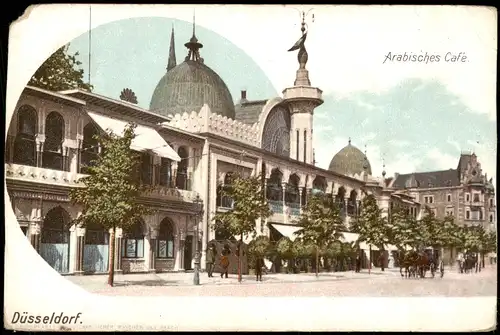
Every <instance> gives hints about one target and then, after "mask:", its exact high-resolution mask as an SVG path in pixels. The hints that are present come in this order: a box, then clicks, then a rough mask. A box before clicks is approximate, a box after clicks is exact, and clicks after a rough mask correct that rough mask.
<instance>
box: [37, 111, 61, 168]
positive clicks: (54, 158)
mask: <svg viewBox="0 0 500 335" xmlns="http://www.w3.org/2000/svg"><path fill="white" fill-rule="evenodd" d="M63 141H64V119H63V117H62V116H61V114H59V113H57V112H51V113H50V114H49V115H47V119H46V120H45V143H44V145H43V159H42V166H43V167H44V168H47V169H54V170H63V152H62V144H63Z"/></svg>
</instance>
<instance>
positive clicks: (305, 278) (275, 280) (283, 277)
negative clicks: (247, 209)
mask: <svg viewBox="0 0 500 335" xmlns="http://www.w3.org/2000/svg"><path fill="white" fill-rule="evenodd" d="M492 271H494V272H496V266H488V267H486V268H485V269H482V271H481V273H478V274H476V276H477V275H480V276H481V275H488V274H489V273H491V272H492ZM476 276H474V277H476ZM398 277H401V276H400V273H399V268H392V269H385V271H381V270H380V268H375V269H372V270H371V271H370V273H368V270H367V269H363V270H362V271H361V272H359V273H356V272H354V271H347V272H321V273H319V276H318V277H316V274H315V273H300V274H283V273H270V274H267V275H263V276H262V283H259V284H266V285H267V284H280V283H290V284H293V283H315V282H324V283H327V282H336V281H342V282H344V281H358V280H363V279H364V280H370V281H372V280H377V281H378V280H389V279H390V278H398ZM426 277H430V275H429V274H427V276H426ZM436 277H437V278H439V274H436ZM467 277H468V276H467V275H465V274H460V273H458V270H457V269H454V268H450V267H445V274H444V278H446V279H453V280H454V279H457V280H460V281H461V280H466V278H467ZM66 278H67V279H68V280H69V281H71V282H73V283H75V284H77V285H79V286H82V287H83V288H85V289H87V290H89V291H97V290H101V289H103V288H104V287H107V279H108V276H107V275H87V276H68V277H66ZM193 278H194V273H193V272H190V273H186V272H169V273H138V274H125V275H123V274H116V275H115V287H126V286H135V287H154V286H163V287H165V286H176V287H186V286H194V285H193ZM242 279H243V280H242V282H241V283H238V276H237V275H235V274H232V275H229V278H221V277H220V274H218V273H214V277H213V278H208V276H207V273H206V272H202V273H200V286H227V285H254V284H256V283H257V282H256V280H255V276H254V275H243V276H242Z"/></svg>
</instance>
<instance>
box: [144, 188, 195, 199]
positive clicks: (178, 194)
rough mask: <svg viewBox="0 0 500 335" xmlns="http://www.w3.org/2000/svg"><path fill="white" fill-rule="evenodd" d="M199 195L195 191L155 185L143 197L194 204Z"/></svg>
mask: <svg viewBox="0 0 500 335" xmlns="http://www.w3.org/2000/svg"><path fill="white" fill-rule="evenodd" d="M197 194H198V193H197V192H195V191H188V190H181V189H177V188H170V187H166V186H160V185H155V186H154V187H151V188H148V190H147V191H145V192H143V194H142V196H144V197H148V198H161V199H165V200H176V201H186V202H193V201H194V200H195V199H196V195H197Z"/></svg>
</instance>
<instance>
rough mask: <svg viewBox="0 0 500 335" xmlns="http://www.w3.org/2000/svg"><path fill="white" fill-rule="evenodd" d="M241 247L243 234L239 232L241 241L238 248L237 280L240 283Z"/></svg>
mask: <svg viewBox="0 0 500 335" xmlns="http://www.w3.org/2000/svg"><path fill="white" fill-rule="evenodd" d="M241 249H243V234H241V243H240V247H239V248H238V282H239V283H241V251H242V250H241Z"/></svg>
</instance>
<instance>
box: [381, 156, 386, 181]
mask: <svg viewBox="0 0 500 335" xmlns="http://www.w3.org/2000/svg"><path fill="white" fill-rule="evenodd" d="M385 175H386V172H385V159H384V158H382V177H384V178H385Z"/></svg>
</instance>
